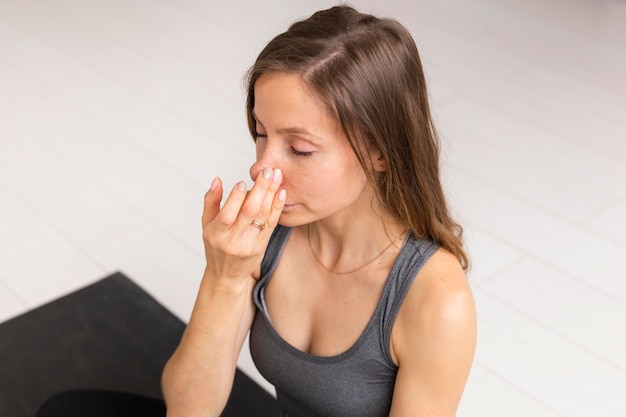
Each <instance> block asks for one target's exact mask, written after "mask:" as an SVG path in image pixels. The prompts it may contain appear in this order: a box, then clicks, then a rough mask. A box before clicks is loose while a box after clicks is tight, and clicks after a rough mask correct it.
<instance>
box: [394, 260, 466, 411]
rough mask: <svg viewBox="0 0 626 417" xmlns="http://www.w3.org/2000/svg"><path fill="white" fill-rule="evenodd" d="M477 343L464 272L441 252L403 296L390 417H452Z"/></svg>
mask: <svg viewBox="0 0 626 417" xmlns="http://www.w3.org/2000/svg"><path fill="white" fill-rule="evenodd" d="M475 345H476V312H475V308H474V301H473V297H472V294H471V291H470V288H469V285H468V283H467V280H466V278H465V274H464V273H463V270H462V269H461V267H460V265H459V264H458V262H457V261H456V259H455V258H454V257H453V256H452V255H451V254H450V253H448V252H446V251H443V250H439V251H438V252H437V253H436V254H435V255H433V257H432V258H431V260H429V261H428V262H427V263H426V265H425V266H424V268H423V269H422V270H421V271H420V272H419V273H418V275H417V277H416V280H415V282H414V284H413V286H412V288H411V290H410V291H409V293H408V294H407V298H406V299H405V301H404V303H403V305H402V308H401V310H400V313H399V315H398V319H397V321H396V324H395V326H394V329H393V332H392V352H393V354H394V359H395V360H396V363H397V364H398V365H399V370H398V375H397V378H396V384H395V387H394V394H393V403H392V408H391V413H390V416H391V417H405V416H406V417H408V416H411V417H453V416H454V415H455V414H456V409H457V407H458V404H459V402H460V400H461V395H462V393H463V389H464V387H465V382H466V380H467V377H468V375H469V371H470V368H471V365H472V361H473V357H474V350H475Z"/></svg>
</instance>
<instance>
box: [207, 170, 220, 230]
mask: <svg viewBox="0 0 626 417" xmlns="http://www.w3.org/2000/svg"><path fill="white" fill-rule="evenodd" d="M223 191H224V190H223V188H222V180H221V179H220V178H219V177H216V178H215V179H214V180H213V181H212V182H211V188H210V189H209V191H207V192H206V194H205V195H204V209H203V210H202V227H204V226H206V224H207V223H209V222H210V221H211V220H213V219H214V218H215V216H217V213H219V211H220V204H221V202H222V194H223Z"/></svg>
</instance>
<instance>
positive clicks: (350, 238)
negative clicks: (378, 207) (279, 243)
mask: <svg viewBox="0 0 626 417" xmlns="http://www.w3.org/2000/svg"><path fill="white" fill-rule="evenodd" d="M406 231H407V226H406V225H403V224H401V223H400V222H398V221H395V220H394V219H391V218H390V216H387V218H385V216H382V215H379V214H377V213H375V211H374V210H370V212H369V213H362V215H360V216H351V217H350V218H344V219H336V218H334V219H330V218H329V219H324V220H320V221H317V222H314V223H311V224H309V225H307V226H306V227H305V230H304V232H305V233H306V239H307V241H308V245H309V249H310V251H311V254H312V256H313V257H314V258H315V260H316V262H317V263H318V264H319V265H320V266H321V267H322V268H323V269H325V270H327V271H328V272H331V273H333V274H338V275H345V274H350V273H352V272H357V271H361V270H363V269H366V268H368V267H373V266H376V265H381V264H386V263H387V262H386V261H388V260H389V259H395V255H396V254H397V248H399V247H400V246H401V244H402V240H403V238H404V236H405V234H406ZM388 258H389V259H388Z"/></svg>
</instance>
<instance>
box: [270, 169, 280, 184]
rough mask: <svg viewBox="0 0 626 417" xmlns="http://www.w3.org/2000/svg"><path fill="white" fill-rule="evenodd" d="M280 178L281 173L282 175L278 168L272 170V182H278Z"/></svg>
mask: <svg viewBox="0 0 626 417" xmlns="http://www.w3.org/2000/svg"><path fill="white" fill-rule="evenodd" d="M282 176H283V173H282V171H281V170H280V168H276V169H275V170H274V179H273V180H272V181H274V182H278V181H280V179H281V178H282Z"/></svg>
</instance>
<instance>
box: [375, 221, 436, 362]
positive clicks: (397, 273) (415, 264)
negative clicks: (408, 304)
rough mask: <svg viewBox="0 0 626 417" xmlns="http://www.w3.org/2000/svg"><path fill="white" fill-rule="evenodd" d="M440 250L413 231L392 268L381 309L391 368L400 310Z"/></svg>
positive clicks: (387, 355)
mask: <svg viewBox="0 0 626 417" xmlns="http://www.w3.org/2000/svg"><path fill="white" fill-rule="evenodd" d="M437 249H439V245H437V244H436V243H434V242H432V241H430V240H424V239H419V238H417V237H415V235H413V233H412V232H411V233H409V235H408V236H407V238H406V239H405V242H404V244H403V245H402V248H401V250H400V253H399V254H398V257H397V259H396V262H395V263H394V265H393V267H392V268H391V271H390V273H389V277H388V278H387V283H386V284H385V287H384V289H383V294H382V295H381V299H380V304H379V306H378V307H379V308H380V310H381V311H380V312H379V314H380V318H381V321H380V326H381V327H380V331H381V336H382V337H381V340H380V341H381V343H382V346H381V349H382V351H383V352H384V354H385V359H386V360H387V361H388V363H389V364H390V365H393V366H395V364H394V363H393V359H392V357H391V351H390V346H391V344H390V342H391V330H392V329H393V325H394V323H395V321H396V317H397V316H398V312H399V311H400V307H402V303H403V301H404V298H405V297H406V295H407V293H408V292H409V289H410V288H411V285H412V284H413V281H415V277H416V275H417V273H418V272H419V271H420V270H421V269H422V267H423V266H424V264H426V262H427V261H428V259H430V257H431V256H432V255H433V254H434V253H435V252H436V251H437Z"/></svg>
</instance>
